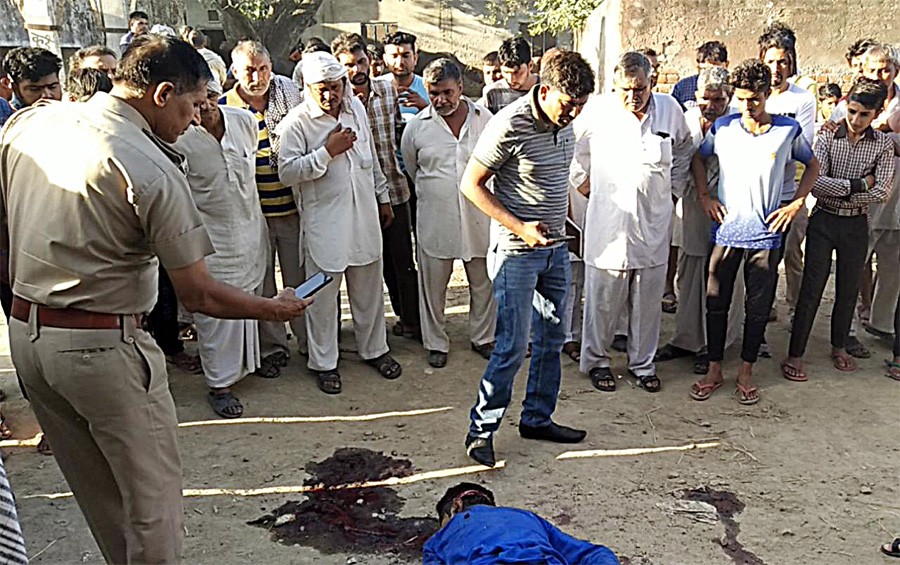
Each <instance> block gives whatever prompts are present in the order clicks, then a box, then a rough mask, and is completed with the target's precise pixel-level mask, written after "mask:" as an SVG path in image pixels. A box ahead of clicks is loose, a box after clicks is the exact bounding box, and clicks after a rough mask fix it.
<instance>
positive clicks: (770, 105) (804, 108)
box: [766, 83, 816, 202]
mask: <svg viewBox="0 0 900 565" xmlns="http://www.w3.org/2000/svg"><path fill="white" fill-rule="evenodd" d="M766 112H768V113H769V114H777V115H779V116H787V117H789V118H793V119H795V120H797V122H798V123H799V124H800V129H801V130H802V131H803V137H805V138H806V141H808V142H809V145H810V147H812V144H813V137H814V136H815V134H816V97H815V95H814V94H813V93H812V92H810V91H808V90H806V89H805V88H802V87H799V86H797V85H796V84H794V83H789V84H788V87H787V90H785V91H784V92H782V93H781V94H774V93H773V94H772V95H771V96H769V98H768V99H767V100H766ZM796 177H797V161H794V160H791V159H789V160H788V164H787V166H785V168H784V188H783V189H782V192H781V198H782V201H783V202H787V201H788V200H793V199H794V193H795V192H797V181H796V180H795V179H796Z"/></svg>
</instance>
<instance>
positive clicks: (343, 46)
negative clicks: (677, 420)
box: [331, 33, 369, 56]
mask: <svg viewBox="0 0 900 565" xmlns="http://www.w3.org/2000/svg"><path fill="white" fill-rule="evenodd" d="M357 51H362V53H363V54H364V55H366V56H368V54H369V53H368V51H367V50H366V40H365V39H363V36H361V35H360V34H358V33H342V34H340V35H339V36H337V37H336V38H334V40H333V41H332V42H331V52H332V53H334V54H335V55H339V54H341V53H356V52H357Z"/></svg>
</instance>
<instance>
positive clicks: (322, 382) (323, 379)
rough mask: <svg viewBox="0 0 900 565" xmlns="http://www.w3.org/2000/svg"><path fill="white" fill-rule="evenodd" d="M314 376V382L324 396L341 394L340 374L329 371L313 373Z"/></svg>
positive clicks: (335, 371) (335, 370) (333, 370)
mask: <svg viewBox="0 0 900 565" xmlns="http://www.w3.org/2000/svg"><path fill="white" fill-rule="evenodd" d="M313 373H315V375H316V381H317V382H318V383H319V390H321V391H322V392H324V393H325V394H340V393H341V374H340V373H338V372H337V369H332V370H330V371H313Z"/></svg>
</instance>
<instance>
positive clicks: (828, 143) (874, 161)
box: [812, 122, 894, 210]
mask: <svg viewBox="0 0 900 565" xmlns="http://www.w3.org/2000/svg"><path fill="white" fill-rule="evenodd" d="M814 153H815V155H816V158H817V159H818V160H819V164H820V165H821V170H820V172H819V177H818V178H817V179H816V182H815V184H814V185H813V188H812V195H813V196H815V197H816V198H818V199H819V202H821V203H822V204H824V205H825V206H828V207H831V208H838V209H847V210H853V209H859V208H868V205H869V204H870V203H874V202H883V201H884V200H886V199H887V197H888V195H889V194H890V191H891V183H892V181H893V178H894V145H893V142H892V141H891V138H890V136H888V135H886V134H884V133H882V132H880V131H875V130H873V129H872V128H871V127H870V128H869V129H868V130H866V132H865V133H864V134H863V136H862V137H861V138H860V139H859V141H857V142H856V143H855V144H853V143H851V142H850V138H849V137H848V136H847V123H846V122H844V123H842V124H841V125H840V127H839V128H838V129H837V131H835V132H827V131H824V130H823V131H821V132H820V133H819V136H818V139H816V146H815V149H814ZM866 175H873V176H874V177H875V185H874V186H873V187H872V188H868V189H867V188H866V184H865V181H864V180H863V177H865V176H866Z"/></svg>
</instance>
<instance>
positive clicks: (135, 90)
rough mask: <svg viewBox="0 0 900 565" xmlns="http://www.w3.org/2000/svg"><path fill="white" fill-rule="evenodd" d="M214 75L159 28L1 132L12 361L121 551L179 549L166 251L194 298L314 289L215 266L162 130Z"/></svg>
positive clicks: (62, 457)
mask: <svg viewBox="0 0 900 565" xmlns="http://www.w3.org/2000/svg"><path fill="white" fill-rule="evenodd" d="M210 78H211V75H210V72H209V67H208V66H207V64H206V61H204V60H203V57H201V56H200V55H199V54H198V53H197V52H196V51H195V50H194V49H193V48H192V47H191V46H189V45H188V44H187V43H184V42H183V41H181V40H178V39H173V38H168V37H163V36H157V35H148V36H147V37H146V38H142V39H138V40H136V41H135V42H134V44H133V45H132V48H131V49H129V50H128V53H127V54H126V55H125V56H124V57H123V59H122V61H121V63H120V65H119V74H118V75H117V77H116V80H115V86H114V88H113V91H112V92H111V93H110V94H109V95H107V94H104V93H98V94H97V95H95V96H94V97H93V98H92V99H91V100H90V101H89V102H86V103H84V104H50V105H46V106H44V107H40V108H34V109H28V110H25V111H22V112H20V113H18V114H16V115H15V116H14V117H13V118H12V119H11V120H10V123H9V124H8V126H7V128H6V129H5V130H4V132H3V134H2V138H0V204H2V206H0V221H2V222H3V224H6V227H7V229H8V231H7V230H0V231H2V232H7V233H6V234H4V235H8V246H7V247H8V249H9V251H10V253H9V269H10V271H9V272H10V277H11V279H12V283H13V293H14V295H15V299H14V303H13V311H12V320H11V321H10V331H9V333H10V344H11V350H12V358H13V363H14V364H15V366H16V369H17V371H18V373H19V375H20V376H21V377H22V380H23V382H24V384H25V389H26V390H27V392H28V395H29V397H30V398H31V402H32V406H33V408H34V411H35V414H37V417H38V420H39V422H40V424H41V426H42V428H43V429H44V432H45V433H46V434H47V435H48V437H49V438H50V442H51V443H52V445H53V448H54V456H55V457H56V460H57V462H58V463H59V467H60V469H61V470H62V472H63V474H64V475H65V477H66V480H67V481H68V483H69V486H70V487H71V488H72V491H73V492H74V494H75V499H76V500H77V501H78V504H79V505H80V507H81V509H82V511H83V512H84V515H85V518H86V519H87V522H88V525H89V526H90V528H91V531H92V533H93V534H94V537H95V539H96V540H97V544H98V545H99V546H100V550H101V551H102V552H103V556H104V557H105V558H106V560H107V561H108V562H110V563H172V562H177V561H179V560H180V557H181V542H182V537H183V529H182V504H181V460H180V457H179V454H178V445H177V441H176V430H177V420H176V414H175V406H174V403H173V401H172V396H171V395H170V393H169V387H168V382H167V375H166V364H165V359H164V358H163V354H162V352H161V351H160V349H159V348H158V347H157V346H156V344H155V342H154V341H153V339H152V338H151V337H150V336H149V335H148V334H147V333H146V332H144V331H143V330H141V329H140V323H139V322H140V316H141V314H142V313H145V312H147V311H149V310H150V309H151V308H152V306H153V304H154V302H155V301H156V288H157V283H156V276H157V270H158V269H157V266H158V261H159V262H161V263H162V265H163V266H164V267H165V268H166V270H167V271H168V272H169V275H170V276H171V279H172V283H173V284H174V286H175V289H176V292H177V293H178V296H179V299H180V300H181V302H182V303H183V304H184V305H185V306H186V307H187V308H188V309H189V310H191V311H195V312H202V313H204V314H207V315H209V316H214V317H216V318H239V319H240V318H258V319H264V320H273V321H275V320H277V321H282V322H283V321H287V320H290V319H292V318H294V317H296V316H298V315H300V314H301V313H302V311H303V310H304V308H305V307H306V305H307V304H308V302H307V301H303V300H299V299H296V298H294V296H293V291H292V290H290V289H285V291H284V292H282V293H281V294H280V295H278V296H277V297H275V298H272V299H265V298H260V297H257V296H253V295H250V294H247V293H245V292H242V291H240V290H238V289H236V288H234V287H230V286H228V285H225V284H223V283H220V282H217V281H215V280H214V279H213V278H212V277H211V276H210V275H209V272H208V271H207V269H206V265H205V263H204V257H205V256H206V255H209V254H211V253H212V252H213V247H212V245H211V244H210V240H209V237H208V236H207V233H206V230H205V229H204V227H203V224H202V222H201V220H200V216H199V215H198V213H197V210H196V208H195V207H194V204H193V201H192V200H191V196H190V190H189V188H188V184H187V181H186V180H185V177H184V174H183V173H182V172H181V170H179V166H180V164H181V161H182V159H181V157H180V155H178V154H177V153H175V152H174V151H172V150H171V149H170V148H169V147H168V146H167V145H166V143H172V142H174V141H175V140H176V139H177V138H178V136H180V135H181V134H182V133H184V131H185V130H186V129H187V127H188V126H189V125H190V124H191V123H195V124H199V122H200V119H199V113H198V109H199V107H200V105H201V104H202V103H203V101H204V99H205V97H206V83H207V81H208V80H209V79H210ZM164 142H165V143H164ZM157 258H158V259H157Z"/></svg>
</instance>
